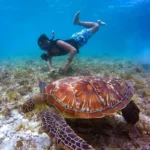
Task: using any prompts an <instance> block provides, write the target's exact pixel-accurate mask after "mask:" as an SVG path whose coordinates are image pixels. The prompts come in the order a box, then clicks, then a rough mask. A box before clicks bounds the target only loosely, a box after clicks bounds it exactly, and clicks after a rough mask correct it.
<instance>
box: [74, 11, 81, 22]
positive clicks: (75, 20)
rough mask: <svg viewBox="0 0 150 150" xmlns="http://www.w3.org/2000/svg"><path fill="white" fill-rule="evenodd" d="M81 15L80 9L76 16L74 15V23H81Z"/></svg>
mask: <svg viewBox="0 0 150 150" xmlns="http://www.w3.org/2000/svg"><path fill="white" fill-rule="evenodd" d="M79 15H80V11H78V12H77V13H76V14H75V16H74V20H73V24H78V23H79Z"/></svg>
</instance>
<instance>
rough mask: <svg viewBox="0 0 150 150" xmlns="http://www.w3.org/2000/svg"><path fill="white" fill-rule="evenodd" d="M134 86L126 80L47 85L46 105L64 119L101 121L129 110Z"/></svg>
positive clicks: (89, 79)
mask: <svg viewBox="0 0 150 150" xmlns="http://www.w3.org/2000/svg"><path fill="white" fill-rule="evenodd" d="M133 92H134V89H133V87H132V85H131V84H130V83H128V82H126V81H124V80H120V79H115V78H100V77H93V76H87V77H69V78H64V79H60V80H57V81H55V82H52V83H50V84H48V85H47V86H46V87H45V89H44V95H45V96H46V99H47V104H52V105H53V106H54V107H55V108H56V109H57V110H59V112H60V113H61V114H62V115H63V116H64V117H67V118H68V117H69V118H101V117H104V116H107V115H111V114H113V113H114V112H116V111H119V110H121V109H123V108H124V107H126V105H127V104H128V103H129V102H130V99H131V97H132V96H133Z"/></svg>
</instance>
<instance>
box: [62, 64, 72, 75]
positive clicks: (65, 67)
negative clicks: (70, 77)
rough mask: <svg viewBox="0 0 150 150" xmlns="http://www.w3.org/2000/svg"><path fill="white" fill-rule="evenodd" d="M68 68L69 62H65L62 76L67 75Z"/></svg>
mask: <svg viewBox="0 0 150 150" xmlns="http://www.w3.org/2000/svg"><path fill="white" fill-rule="evenodd" d="M69 66H70V61H67V62H66V63H65V65H64V66H63V67H62V71H63V72H64V74H65V73H67V70H68V68H69Z"/></svg>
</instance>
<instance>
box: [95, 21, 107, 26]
mask: <svg viewBox="0 0 150 150" xmlns="http://www.w3.org/2000/svg"><path fill="white" fill-rule="evenodd" d="M97 23H98V24H99V25H100V26H107V24H106V23H105V22H102V21H101V20H97Z"/></svg>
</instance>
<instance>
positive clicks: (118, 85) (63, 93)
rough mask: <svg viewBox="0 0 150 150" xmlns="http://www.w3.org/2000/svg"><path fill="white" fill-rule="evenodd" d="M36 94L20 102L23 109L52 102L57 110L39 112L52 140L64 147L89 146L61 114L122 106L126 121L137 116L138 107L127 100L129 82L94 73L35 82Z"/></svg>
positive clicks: (107, 111) (88, 114)
mask: <svg viewBox="0 0 150 150" xmlns="http://www.w3.org/2000/svg"><path fill="white" fill-rule="evenodd" d="M39 87H40V94H39V95H38V96H35V97H34V98H31V99H29V100H28V101H26V102H25V103H24V104H23V105H22V111H23V112H24V113H26V112H29V111H32V110H33V109H34V107H35V105H36V104H40V103H45V104H47V105H48V106H53V107H54V108H55V110H57V111H58V112H59V114H57V113H54V112H51V111H48V110H45V111H42V112H41V114H40V116H41V119H42V127H43V129H44V131H45V132H46V133H47V134H48V135H49V136H50V137H51V138H52V142H53V143H54V144H56V145H59V147H60V148H64V149H65V150H92V149H93V147H92V146H91V145H88V144H87V143H86V142H85V141H84V140H83V139H82V138H80V137H79V136H77V135H76V134H75V132H74V131H73V130H72V129H71V127H70V126H69V125H68V124H67V123H66V121H65V119H64V118H82V119H92V118H102V117H104V116H109V115H112V114H113V113H115V112H117V111H119V110H122V114H123V116H124V118H125V120H126V121H127V123H129V124H132V125H133V124H135V123H136V122H137V121H138V120H139V109H138V107H137V106H136V105H135V104H134V103H133V102H132V101H131V97H132V96H133V93H134V88H133V86H132V84H131V83H130V82H127V81H124V80H121V79H116V78H101V77H94V76H80V77H67V78H63V79H60V80H57V81H54V82H52V83H49V84H47V83H44V82H40V83H39Z"/></svg>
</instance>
